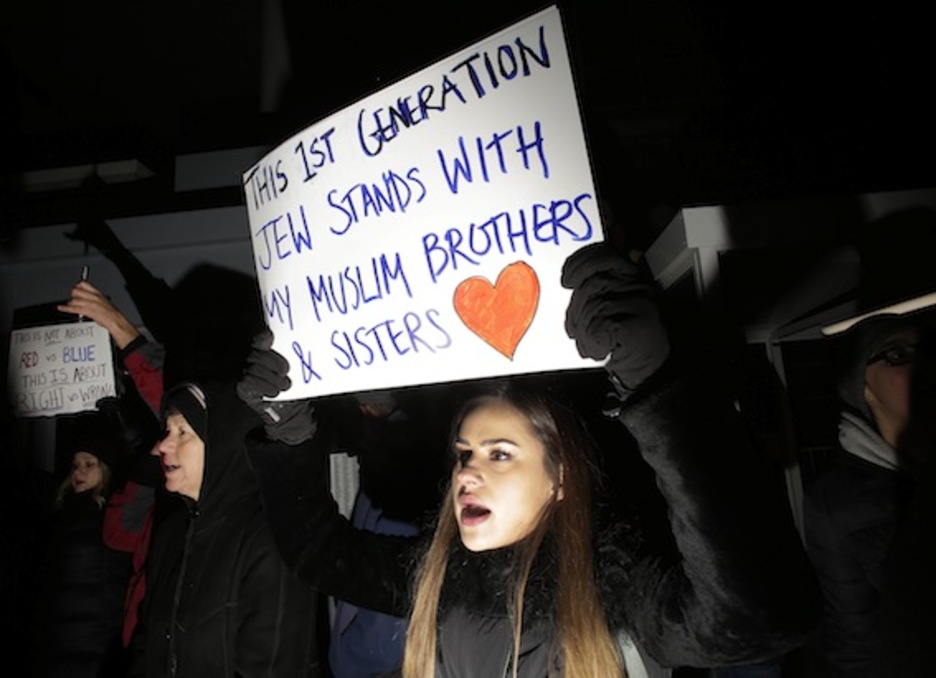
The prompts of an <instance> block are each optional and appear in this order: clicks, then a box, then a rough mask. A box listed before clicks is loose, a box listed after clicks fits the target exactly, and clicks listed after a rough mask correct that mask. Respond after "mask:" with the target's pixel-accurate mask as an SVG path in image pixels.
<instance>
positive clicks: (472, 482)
mask: <svg viewBox="0 0 936 678" xmlns="http://www.w3.org/2000/svg"><path fill="white" fill-rule="evenodd" d="M473 459H474V457H473V456H472V454H471V450H465V451H463V452H460V453H459V454H458V466H456V469H457V470H456V471H455V484H456V485H458V486H459V487H468V488H471V487H477V486H478V485H480V484H481V482H482V478H481V472H480V470H479V469H478V467H477V464H475V463H474V461H473Z"/></svg>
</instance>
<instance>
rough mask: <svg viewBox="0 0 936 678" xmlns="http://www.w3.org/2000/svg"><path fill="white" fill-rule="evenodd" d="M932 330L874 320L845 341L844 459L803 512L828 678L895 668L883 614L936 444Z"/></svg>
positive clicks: (923, 317)
mask: <svg viewBox="0 0 936 678" xmlns="http://www.w3.org/2000/svg"><path fill="white" fill-rule="evenodd" d="M931 322H932V318H931V317H929V314H915V315H905V316H899V315H881V316H875V317H871V318H868V319H866V320H864V321H862V322H861V323H859V324H858V325H856V326H854V327H853V328H851V329H850V330H848V332H847V333H846V334H845V335H843V336H842V337H840V338H839V339H838V341H840V342H841V343H840V344H839V346H838V347H837V351H836V358H837V362H838V383H837V388H838V394H839V396H840V398H841V400H842V402H843V405H844V407H843V409H842V412H841V415H840V419H839V426H838V432H839V435H838V441H839V447H840V454H839V456H838V457H837V458H836V460H835V462H834V463H833V465H832V466H831V467H830V468H829V469H827V471H826V472H824V473H823V474H822V475H820V476H819V477H818V478H817V479H816V481H815V482H814V483H813V484H812V485H811V486H810V487H809V489H808V492H807V495H806V501H805V503H804V518H805V525H806V544H807V548H808V552H809V555H810V558H811V560H812V562H813V565H814V567H815V569H816V572H817V573H818V574H819V580H820V582H821V584H822V590H823V596H824V599H825V618H824V623H823V634H822V641H821V644H820V653H821V657H822V660H823V663H824V666H823V673H822V675H827V676H830V677H833V678H834V677H835V676H882V675H891V674H890V673H882V672H881V671H882V670H883V668H884V667H887V668H889V665H890V664H891V663H892V661H891V659H885V658H884V657H883V656H882V655H881V652H882V648H881V642H882V638H883V637H884V634H885V633H888V634H892V630H891V629H890V628H887V627H889V626H893V624H890V623H889V624H885V623H883V622H882V617H881V610H882V609H883V608H884V607H885V606H889V605H891V602H892V601H890V600H889V599H890V597H891V595H890V593H889V590H891V589H892V585H891V584H889V583H888V576H889V575H888V573H889V572H890V571H891V570H893V569H894V566H893V562H892V561H893V558H894V553H893V545H894V543H895V538H896V535H897V534H898V533H899V532H900V531H901V530H902V529H903V527H904V526H905V523H906V519H907V516H908V515H909V514H910V510H911V509H910V506H911V503H912V498H913V497H914V495H915V494H917V488H918V486H919V479H920V475H921V469H922V468H923V467H924V466H925V465H926V457H927V456H928V453H927V450H928V448H931V447H932V446H933V445H934V442H936V431H934V429H933V424H934V421H936V416H934V414H936V399H934V394H936V362H934V360H933V357H932V347H931V343H932V326H931ZM902 569H904V570H906V568H902ZM898 576H904V575H898ZM920 593H921V594H922V591H920ZM911 626H912V627H915V626H917V625H916V624H910V625H908V628H910V627H911ZM931 669H932V667H931V666H927V667H926V668H925V669H924V673H914V672H909V673H898V674H894V675H924V674H928V673H929V671H931Z"/></svg>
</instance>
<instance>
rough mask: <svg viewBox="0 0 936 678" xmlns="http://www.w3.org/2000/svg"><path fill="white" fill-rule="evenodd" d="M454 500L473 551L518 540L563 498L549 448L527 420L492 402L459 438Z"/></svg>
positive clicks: (469, 420)
mask: <svg viewBox="0 0 936 678" xmlns="http://www.w3.org/2000/svg"><path fill="white" fill-rule="evenodd" d="M455 454H456V456H457V457H458V459H459V461H458V463H456V465H455V469H454V470H453V471H452V501H453V502H454V504H455V506H454V508H455V517H456V519H457V521H458V531H459V534H460V535H461V540H462V543H463V544H464V545H465V547H466V548H467V549H468V550H470V551H487V550H490V549H496V548H501V547H504V546H509V545H511V544H516V543H517V542H519V541H521V540H522V539H524V538H525V537H527V536H528V535H529V534H530V533H531V532H532V531H533V529H534V528H535V527H536V525H537V521H538V520H539V518H540V515H541V514H542V512H543V510H544V509H545V508H546V506H547V505H548V504H549V503H550V502H552V501H555V500H556V499H557V498H558V499H561V490H560V491H559V493H558V495H559V496H558V497H557V492H556V483H555V482H554V480H553V478H552V477H551V476H550V474H549V472H548V471H547V469H546V450H545V448H544V447H543V444H542V443H541V442H540V440H539V438H537V436H536V434H535V433H534V431H533V428H532V427H531V426H530V423H529V421H527V419H526V417H524V416H523V415H522V414H521V413H520V412H518V411H517V410H516V409H514V408H513V407H512V406H510V405H508V404H506V403H503V402H500V401H498V400H493V399H492V400H490V401H488V402H486V403H484V404H482V405H481V406H479V407H478V408H476V409H474V410H472V412H471V413H470V414H469V415H468V416H467V417H465V419H464V421H462V424H461V427H460V428H459V431H458V436H457V439H456V441H455Z"/></svg>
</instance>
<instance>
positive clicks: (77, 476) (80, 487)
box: [71, 452, 104, 494]
mask: <svg viewBox="0 0 936 678" xmlns="http://www.w3.org/2000/svg"><path fill="white" fill-rule="evenodd" d="M103 482H104V472H103V471H102V470H101V463H100V462H99V461H98V458H97V457H95V456H94V455H93V454H91V453H90V452H75V456H74V457H72V470H71V487H72V490H74V491H75V494H80V493H81V492H87V491H88V490H93V489H95V488H98V487H100V486H101V485H102V484H103Z"/></svg>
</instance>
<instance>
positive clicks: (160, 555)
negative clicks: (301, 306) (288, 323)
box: [131, 386, 320, 678]
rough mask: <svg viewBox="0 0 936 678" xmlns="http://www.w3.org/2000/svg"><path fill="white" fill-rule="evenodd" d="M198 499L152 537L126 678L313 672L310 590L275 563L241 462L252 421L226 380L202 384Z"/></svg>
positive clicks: (289, 676)
mask: <svg viewBox="0 0 936 678" xmlns="http://www.w3.org/2000/svg"><path fill="white" fill-rule="evenodd" d="M205 392H206V395H207V402H208V425H207V426H208V429H207V430H208V433H207V437H208V440H207V441H206V445H205V470H204V478H203V481H202V487H201V492H200V496H199V501H198V502H197V503H196V502H190V501H186V505H187V507H186V508H187V510H186V508H183V509H181V510H178V511H175V512H174V513H173V514H171V515H169V516H167V517H166V519H165V522H163V523H162V524H161V525H160V526H159V527H158V529H157V530H156V533H155V534H154V536H153V542H152V546H151V550H150V554H149V558H148V560H147V565H146V577H147V590H146V595H145V597H144V600H143V612H142V616H141V622H140V628H139V629H138V630H137V632H136V634H135V637H134V641H133V648H134V655H135V656H134V665H133V669H132V671H131V675H132V676H146V677H152V678H155V677H157V676H159V677H160V678H164V677H166V676H177V677H180V678H183V677H195V678H234V677H235V676H238V677H244V678H258V677H260V676H264V677H266V676H270V677H272V676H276V677H277V678H279V677H283V678H307V677H309V676H318V675H320V674H319V669H318V656H317V651H316V637H315V621H316V618H315V610H316V605H315V601H316V596H315V593H314V591H313V590H312V589H311V588H310V587H309V586H307V585H306V584H304V583H302V582H300V581H299V580H298V579H297V578H296V577H295V576H294V575H293V574H292V572H290V570H289V569H288V568H287V567H286V565H285V564H284V563H283V561H282V559H281V557H280V555H279V552H278V551H277V548H276V545H275V543H274V541H273V537H272V535H271V534H270V531H269V528H268V527H267V523H266V519H265V517H264V515H263V510H262V507H261V504H260V497H259V494H258V492H257V489H256V485H255V483H254V480H253V478H252V477H251V475H250V471H249V469H248V467H247V463H246V457H245V455H244V447H243V437H244V434H245V432H246V431H247V430H248V428H249V427H250V426H251V425H253V424H256V423H257V420H256V419H255V417H254V415H253V414H252V412H250V411H249V410H248V409H247V408H246V406H244V405H243V404H242V403H240V401H238V400H237V399H236V396H235V395H234V389H233V386H231V387H230V388H226V387H215V388H206V389H205Z"/></svg>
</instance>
